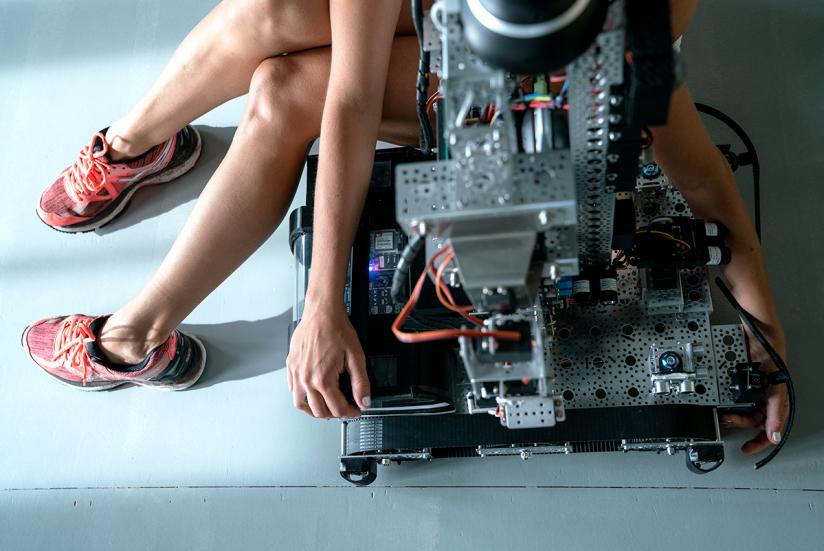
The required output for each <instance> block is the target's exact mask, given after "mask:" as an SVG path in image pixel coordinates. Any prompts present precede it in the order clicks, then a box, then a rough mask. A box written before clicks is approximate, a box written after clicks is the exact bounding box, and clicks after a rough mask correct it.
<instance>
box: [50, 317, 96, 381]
mask: <svg viewBox="0 0 824 551" xmlns="http://www.w3.org/2000/svg"><path fill="white" fill-rule="evenodd" d="M92 321H93V319H92V318H87V317H80V316H69V317H68V318H66V319H65V320H63V322H62V323H61V325H60V329H59V330H58V332H57V337H56V338H55V339H54V355H53V358H52V359H53V361H55V362H58V363H59V364H60V366H61V367H63V368H64V369H66V370H67V371H69V372H71V373H74V374H76V375H78V376H81V377H83V385H85V384H86V382H87V381H88V378H89V375H90V374H92V373H94V372H96V370H95V364H94V362H92V359H91V357H90V356H89V353H88V352H87V351H86V343H89V342H94V341H95V340H97V337H95V335H94V333H92V330H91V329H90V328H89V324H91V322H92Z"/></svg>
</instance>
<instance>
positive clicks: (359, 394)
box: [286, 302, 370, 419]
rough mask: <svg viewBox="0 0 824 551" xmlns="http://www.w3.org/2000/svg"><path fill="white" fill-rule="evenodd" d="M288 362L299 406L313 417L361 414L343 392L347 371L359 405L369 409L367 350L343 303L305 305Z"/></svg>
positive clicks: (296, 401)
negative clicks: (364, 354) (365, 352)
mask: <svg viewBox="0 0 824 551" xmlns="http://www.w3.org/2000/svg"><path fill="white" fill-rule="evenodd" d="M286 366H287V381H288V384H289V390H290V391H291V392H292V397H293V398H294V403H295V407H296V408H298V409H299V410H301V411H303V412H305V413H307V414H309V415H312V416H314V417H319V418H323V419H329V418H331V417H358V416H359V415H360V411H359V410H358V408H356V407H354V406H352V405H351V404H350V403H349V402H347V401H346V398H344V396H343V393H342V392H341V390H340V376H341V374H343V373H344V372H348V373H349V378H350V379H351V381H352V392H353V395H354V396H355V401H356V402H357V403H358V406H359V407H360V408H361V409H367V408H368V407H369V404H370V398H369V377H368V376H367V374H366V362H365V359H364V356H363V349H362V348H361V345H360V342H359V341H358V336H357V334H356V333H355V329H354V328H353V327H352V324H351V323H350V322H349V317H348V316H347V315H346V311H345V310H344V308H343V304H342V303H341V304H340V305H339V306H338V305H334V306H331V305H313V304H310V303H309V302H307V303H306V307H305V309H304V313H303V319H301V322H300V324H298V327H297V329H296V330H295V333H294V334H293V335H292V343H291V345H290V350H289V357H288V358H286Z"/></svg>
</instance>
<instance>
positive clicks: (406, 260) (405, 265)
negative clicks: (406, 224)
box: [389, 234, 426, 302]
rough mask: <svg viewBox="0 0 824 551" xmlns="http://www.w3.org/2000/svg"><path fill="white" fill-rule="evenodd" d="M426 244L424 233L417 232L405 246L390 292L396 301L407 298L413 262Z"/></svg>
mask: <svg viewBox="0 0 824 551" xmlns="http://www.w3.org/2000/svg"><path fill="white" fill-rule="evenodd" d="M424 245H426V239H425V238H424V237H423V236H422V235H418V234H415V235H413V236H412V238H411V239H410V240H409V243H407V244H406V247H404V248H403V251H402V252H401V258H400V260H399V261H398V265H397V266H396V267H395V275H393V276H392V289H391V290H390V292H389V293H390V296H391V297H392V299H393V300H394V301H395V302H403V301H405V300H406V298H407V290H408V289H407V288H408V286H409V285H408V283H409V272H410V270H411V269H412V262H414V261H415V258H417V256H418V254H420V252H421V251H422V250H423V248H424Z"/></svg>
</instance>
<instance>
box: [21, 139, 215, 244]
mask: <svg viewBox="0 0 824 551" xmlns="http://www.w3.org/2000/svg"><path fill="white" fill-rule="evenodd" d="M201 146H202V142H201V138H200V133H199V132H198V131H197V130H196V129H195V128H194V127H192V126H187V127H186V128H184V129H183V130H181V131H180V132H178V133H177V134H175V135H174V136H172V137H171V138H170V139H169V140H168V141H166V142H165V143H162V144H160V145H157V146H155V147H153V148H152V149H150V150H149V151H147V152H146V153H144V154H143V155H141V156H140V157H138V158H136V159H130V160H128V161H123V162H115V161H112V160H110V159H109V157H108V155H107V154H108V152H109V144H108V143H107V142H106V130H101V131H100V132H98V133H97V134H95V135H94V136H92V140H91V142H90V143H89V145H87V146H85V147H84V148H83V149H82V150H81V151H80V154H79V155H78V156H77V159H75V161H74V164H72V165H71V166H70V167H68V168H67V169H65V170H64V171H63V172H61V173H60V176H58V177H57V180H55V181H54V183H53V184H52V185H51V186H49V188H48V189H47V190H46V191H45V192H44V193H43V195H42V196H41V197H40V204H39V205H38V206H37V216H38V217H40V219H41V220H42V221H43V222H45V223H46V224H47V225H48V226H51V227H52V228H54V229H56V230H59V231H62V232H69V233H79V232H87V231H92V230H95V229H97V228H99V227H100V226H103V225H105V224H107V223H109V222H111V221H112V220H114V218H116V217H117V216H118V215H119V214H120V213H122V212H123V210H124V209H125V208H126V206H127V205H128V203H129V200H130V199H131V198H132V195H134V194H135V192H136V191H137V190H139V189H140V188H142V187H146V186H151V185H156V184H163V183H166V182H170V181H171V180H174V179H175V178H178V177H180V176H182V175H183V174H185V173H186V172H188V171H189V170H191V168H192V167H193V166H194V165H195V163H196V162H197V159H198V157H200V151H201Z"/></svg>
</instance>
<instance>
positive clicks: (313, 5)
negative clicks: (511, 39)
mask: <svg viewBox="0 0 824 551" xmlns="http://www.w3.org/2000/svg"><path fill="white" fill-rule="evenodd" d="M333 1H334V0H333ZM381 1H383V0H381ZM329 2H330V0H223V1H222V2H221V4H220V5H219V6H218V7H217V9H216V10H215V13H214V16H216V17H217V19H218V21H224V23H223V24H225V25H229V26H232V27H234V28H240V29H243V28H247V29H248V33H241V36H243V40H255V41H256V42H257V43H259V44H260V43H264V44H265V49H266V50H267V51H268V52H269V56H275V55H279V54H283V53H296V52H300V51H303V50H309V49H313V48H319V47H323V46H329V45H330V44H331V43H332V30H331V21H330V17H329ZM430 4H431V0H425V1H424V7H425V8H428V7H429V5H430ZM220 24H221V23H218V25H220ZM369 24H370V23H369V21H364V30H365V31H366V30H368V29H369ZM395 34H396V36H414V35H415V28H414V25H413V24H412V13H411V6H410V0H403V5H402V7H401V13H400V17H399V19H398V24H397V28H396V31H395ZM237 47H242V44H238V45H237Z"/></svg>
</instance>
